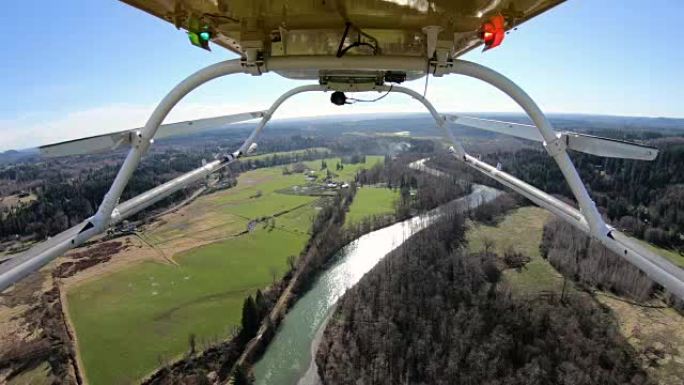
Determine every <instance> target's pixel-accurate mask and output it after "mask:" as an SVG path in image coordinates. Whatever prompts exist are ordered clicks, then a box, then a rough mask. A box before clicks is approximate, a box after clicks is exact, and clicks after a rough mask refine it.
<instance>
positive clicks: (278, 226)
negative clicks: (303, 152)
mask: <svg viewBox="0 0 684 385" xmlns="http://www.w3.org/2000/svg"><path fill="white" fill-rule="evenodd" d="M338 160H339V159H338V158H330V159H326V162H327V163H328V165H331V166H332V167H333V168H334V167H335V164H336V163H337V161H338ZM382 160H383V159H382V157H371V156H369V157H367V159H366V163H365V164H357V165H345V169H344V170H343V171H340V172H336V173H337V174H339V175H338V176H337V177H336V178H335V179H336V180H340V181H341V180H346V181H349V180H351V179H353V177H354V175H355V174H356V172H357V171H358V170H359V169H361V168H364V167H371V166H372V164H374V163H375V162H382ZM307 163H309V164H308V166H309V167H311V168H312V169H314V170H318V169H319V168H320V160H319V161H311V162H307ZM304 183H305V179H304V176H303V175H302V174H291V175H283V174H282V166H280V167H273V168H265V169H258V170H254V171H249V172H246V173H243V174H242V175H240V176H239V178H238V185H237V186H236V187H235V188H232V189H229V190H224V191H219V192H217V193H214V194H211V195H207V196H202V197H200V198H198V199H197V200H196V201H194V202H193V203H191V204H190V205H189V206H187V207H185V208H183V209H181V210H180V211H179V212H177V213H173V214H169V215H167V216H165V217H164V218H163V221H164V222H165V223H163V224H162V225H160V226H158V227H154V228H153V229H152V230H150V231H149V232H146V234H144V236H145V238H146V239H147V240H148V241H149V242H151V243H152V244H154V245H156V246H157V247H160V248H161V247H165V248H166V250H167V251H171V252H172V251H173V248H172V247H168V245H169V244H173V242H174V240H176V239H178V238H179V237H180V238H182V239H188V238H189V239H197V240H198V241H199V240H203V241H207V240H210V239H221V240H220V241H218V242H214V243H210V244H205V245H203V246H199V247H195V248H193V249H190V250H187V251H185V252H182V253H179V254H176V255H173V259H174V260H175V261H176V262H177V263H178V266H174V265H170V264H162V263H159V262H156V261H145V262H142V263H139V264H137V265H134V266H133V267H130V268H126V269H124V270H120V271H117V272H113V273H110V274H109V275H107V276H105V277H103V278H101V279H99V280H91V281H88V282H85V283H83V284H81V285H78V286H75V287H74V288H72V289H71V290H69V292H68V293H67V300H68V301H67V303H68V311H69V314H70V318H71V320H72V322H73V326H74V329H75V331H76V338H77V342H78V349H79V353H80V357H81V360H82V362H83V365H84V367H85V375H86V377H87V379H88V382H89V383H90V384H94V385H101V384H104V385H108V384H126V383H135V382H136V381H138V380H139V379H140V378H141V377H143V376H145V375H147V374H148V373H150V372H151V371H152V370H154V368H155V367H157V366H159V364H160V361H161V360H169V359H173V358H175V357H178V356H180V355H182V354H183V353H185V352H187V351H188V349H189V345H188V338H189V336H190V334H195V335H196V336H197V341H198V342H201V341H211V340H213V339H218V338H225V337H227V336H228V335H229V333H230V331H231V329H232V328H234V327H235V326H237V325H239V323H240V316H241V311H242V302H243V300H244V298H245V297H246V296H247V295H248V294H252V293H254V292H255V291H256V289H258V288H263V287H265V286H267V285H269V284H270V283H271V280H272V279H273V273H275V274H276V275H277V277H280V276H281V275H282V273H283V272H284V271H285V269H286V260H287V257H288V256H289V255H297V254H298V253H299V252H300V251H301V249H302V247H303V246H304V244H305V243H306V240H307V239H308V237H309V235H308V232H309V230H310V225H311V220H312V218H313V217H314V215H315V206H316V202H317V200H318V198H317V197H311V196H298V195H291V194H280V193H278V192H277V190H280V189H283V188H287V187H290V186H293V185H301V184H304ZM276 214H278V215H277V216H276V217H275V228H274V229H272V230H270V231H269V229H265V228H264V227H263V226H261V225H258V226H257V227H256V229H255V230H254V231H253V232H251V233H249V234H246V235H242V236H233V235H234V234H237V233H239V232H241V231H243V230H245V229H246V225H247V223H248V221H249V220H251V219H256V218H260V217H264V216H273V215H276ZM203 237H204V238H203ZM212 237H214V238H212ZM216 237H218V238H216ZM205 243H206V242H205ZM167 247H168V248H167Z"/></svg>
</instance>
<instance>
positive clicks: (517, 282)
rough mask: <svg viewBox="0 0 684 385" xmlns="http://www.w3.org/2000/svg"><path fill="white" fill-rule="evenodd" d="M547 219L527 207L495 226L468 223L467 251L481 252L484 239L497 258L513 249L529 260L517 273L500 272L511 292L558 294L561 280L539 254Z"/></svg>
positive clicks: (542, 212) (530, 207)
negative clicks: (497, 255) (510, 248)
mask: <svg viewBox="0 0 684 385" xmlns="http://www.w3.org/2000/svg"><path fill="white" fill-rule="evenodd" d="M550 215H551V214H550V213H549V212H548V211H546V210H543V209H541V208H539V207H532V206H528V207H521V208H519V209H516V210H514V211H512V212H511V213H509V214H508V215H506V217H505V218H504V219H503V220H502V221H501V222H500V223H498V224H497V225H496V226H486V225H482V224H476V223H471V224H470V228H469V230H468V232H467V234H466V237H467V239H468V249H469V250H470V251H473V252H478V251H482V250H483V241H484V239H486V238H489V239H491V240H493V241H494V242H495V244H494V249H495V250H496V253H498V254H499V255H501V256H503V253H504V251H505V250H506V249H507V248H508V247H513V249H515V250H516V251H519V252H522V253H523V254H525V255H527V256H529V257H530V258H531V259H532V260H531V261H530V263H528V264H527V265H526V266H525V268H523V269H521V271H520V272H518V271H515V270H510V269H509V270H506V271H505V272H504V277H505V278H506V280H507V281H508V282H509V283H510V285H511V287H512V288H513V290H514V291H515V292H518V293H521V294H535V293H538V292H541V291H560V290H561V287H562V285H563V278H562V276H561V275H560V274H559V273H558V272H557V271H556V270H555V269H554V268H553V266H551V264H550V263H549V262H548V261H546V260H544V259H543V258H542V257H541V255H540V253H539V244H540V243H541V237H542V231H543V229H544V223H546V220H547V219H548V218H549V216H550ZM569 286H570V285H569Z"/></svg>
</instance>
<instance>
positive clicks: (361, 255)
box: [254, 185, 498, 385]
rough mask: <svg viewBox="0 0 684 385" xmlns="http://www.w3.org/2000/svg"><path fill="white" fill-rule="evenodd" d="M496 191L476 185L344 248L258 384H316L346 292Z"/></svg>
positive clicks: (302, 304)
mask: <svg viewBox="0 0 684 385" xmlns="http://www.w3.org/2000/svg"><path fill="white" fill-rule="evenodd" d="M497 195H498V191H497V190H495V189H491V188H489V187H485V186H477V185H476V186H473V191H472V192H471V193H470V194H469V195H468V196H466V197H461V198H458V199H456V200H454V201H452V202H449V203H447V204H445V205H443V206H440V207H439V208H436V209H433V210H431V211H430V212H427V213H424V214H422V215H419V216H415V217H412V218H410V219H407V220H404V221H401V222H398V223H394V224H392V225H390V226H387V227H383V228H381V229H378V230H375V231H372V232H370V233H367V234H365V235H363V236H361V237H359V238H358V239H356V240H354V241H353V242H351V243H350V244H348V245H346V246H345V247H344V248H342V249H341V250H340V251H339V252H338V253H337V255H336V256H335V257H334V258H332V260H334V261H335V263H334V264H333V265H332V266H330V267H329V268H328V269H326V270H325V272H324V273H322V274H321V276H320V277H319V278H318V279H317V280H316V282H314V284H313V286H312V287H311V289H310V290H309V291H308V292H307V293H306V294H304V295H303V296H302V297H301V298H300V299H299V300H298V301H297V303H296V304H295V305H294V306H293V307H292V309H291V310H290V312H288V314H287V317H285V320H284V321H283V322H282V324H281V328H280V329H279V330H278V332H277V334H276V336H275V338H274V340H273V341H272V342H271V344H270V345H269V346H268V349H267V351H266V354H265V355H264V356H263V357H262V359H261V360H260V361H258V362H257V363H256V365H255V366H254V373H255V377H256V384H259V385H266V384H295V383H297V382H298V381H300V382H299V383H300V384H315V383H316V381H317V375H315V374H316V372H317V368H316V367H315V364H314V363H312V357H313V356H314V354H315V351H316V348H317V343H316V335H319V333H320V332H322V330H323V329H324V328H325V325H326V323H327V321H328V319H329V316H330V315H331V314H332V312H331V309H332V308H333V306H334V305H335V303H336V302H337V300H338V298H340V297H341V296H342V295H343V294H344V292H345V291H346V290H347V289H348V288H350V287H352V286H353V285H354V284H355V283H356V282H357V281H358V280H359V279H361V277H362V276H363V275H364V274H365V273H366V272H367V271H369V270H370V269H371V268H373V266H375V264H376V263H377V262H379V261H380V260H381V259H382V258H383V257H384V256H385V255H386V254H387V253H389V252H391V251H392V250H394V249H395V248H397V247H399V246H400V245H401V244H402V243H403V241H404V240H406V239H407V238H408V237H410V236H411V235H412V234H414V233H415V232H417V231H420V230H421V229H423V228H425V227H427V226H428V225H429V224H430V223H432V222H433V221H434V219H435V218H436V217H437V216H439V215H440V214H439V213H441V212H442V211H443V210H449V209H451V210H454V209H455V210H458V211H461V212H463V211H467V210H470V209H472V208H474V207H477V206H478V205H480V204H483V203H485V202H488V201H490V200H492V199H494V198H495V197H496V196H497Z"/></svg>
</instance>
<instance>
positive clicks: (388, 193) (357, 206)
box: [346, 187, 399, 224]
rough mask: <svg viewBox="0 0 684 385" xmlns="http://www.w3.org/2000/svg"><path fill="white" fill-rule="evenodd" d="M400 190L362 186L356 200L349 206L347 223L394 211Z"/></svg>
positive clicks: (357, 192)
mask: <svg viewBox="0 0 684 385" xmlns="http://www.w3.org/2000/svg"><path fill="white" fill-rule="evenodd" d="M398 197H399V192H398V191H395V190H390V189H387V188H378V187H361V188H359V189H358V190H357V191H356V196H355V197H354V201H353V202H352V204H351V206H350V207H349V212H348V213H347V216H346V223H347V224H353V223H354V222H358V221H360V220H361V219H363V218H365V217H368V216H373V215H381V214H392V213H394V201H395V200H396V199H397V198H398Z"/></svg>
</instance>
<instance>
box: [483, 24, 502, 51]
mask: <svg viewBox="0 0 684 385" xmlns="http://www.w3.org/2000/svg"><path fill="white" fill-rule="evenodd" d="M505 26H506V19H505V18H504V17H503V16H501V15H497V16H492V17H491V18H490V19H489V21H488V22H486V23H484V24H482V40H484V44H485V48H484V50H485V51H486V50H488V49H492V48H495V47H498V46H499V45H500V44H501V42H502V41H503V39H504V36H506V28H505Z"/></svg>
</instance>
